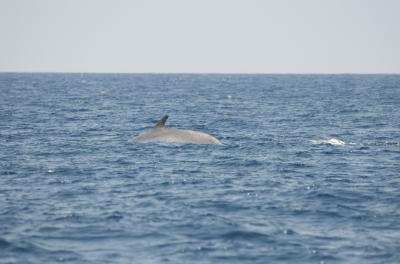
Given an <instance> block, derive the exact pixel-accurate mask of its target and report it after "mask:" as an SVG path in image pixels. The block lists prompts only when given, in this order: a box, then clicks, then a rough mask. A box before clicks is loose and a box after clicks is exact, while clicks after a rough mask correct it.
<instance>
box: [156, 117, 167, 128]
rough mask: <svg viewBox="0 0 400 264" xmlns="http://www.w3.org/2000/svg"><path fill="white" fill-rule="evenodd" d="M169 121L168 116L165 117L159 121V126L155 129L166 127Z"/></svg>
mask: <svg viewBox="0 0 400 264" xmlns="http://www.w3.org/2000/svg"><path fill="white" fill-rule="evenodd" d="M167 119H168V116H167V115H165V116H163V118H161V119H160V121H158V123H157V125H156V126H155V127H154V128H161V127H165V122H167Z"/></svg>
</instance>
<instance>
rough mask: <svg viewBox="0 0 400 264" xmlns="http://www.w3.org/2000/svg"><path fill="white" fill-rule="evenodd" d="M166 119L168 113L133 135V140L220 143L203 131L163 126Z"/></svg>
mask: <svg viewBox="0 0 400 264" xmlns="http://www.w3.org/2000/svg"><path fill="white" fill-rule="evenodd" d="M167 119H168V115H165V116H163V117H162V118H161V120H160V121H158V123H157V124H156V126H155V127H153V129H151V130H150V131H148V132H145V133H144V134H141V135H139V136H137V137H134V138H133V140H134V141H136V142H140V143H154V142H167V143H178V144H212V145H221V142H220V141H219V140H218V139H216V138H215V137H213V136H211V135H209V134H206V133H204V132H199V131H193V130H183V129H177V128H168V127H166V126H165V123H166V122H167Z"/></svg>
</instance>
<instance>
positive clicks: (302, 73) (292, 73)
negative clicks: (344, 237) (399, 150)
mask: <svg viewBox="0 0 400 264" xmlns="http://www.w3.org/2000/svg"><path fill="white" fill-rule="evenodd" d="M6 73H11V74H18V73H19V74H149V75H151V74H154V75H156V74H160V75H161V74H165V75H167V74H171V75H173V74H181V75H184V74H187V75H196V74H197V75H206V74H207V75H212V74H214V75H228V74H229V75H400V72H150V71H149V72H112V71H111V72H103V71H92V72H91V71H83V72H79V71H1V70H0V74H6Z"/></svg>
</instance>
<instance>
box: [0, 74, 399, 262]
mask: <svg viewBox="0 0 400 264" xmlns="http://www.w3.org/2000/svg"><path fill="white" fill-rule="evenodd" d="M166 114H168V115H169V119H168V121H167V126H168V127H176V128H185V129H191V130H196V131H203V132H206V133H209V134H210V135H213V136H214V137H216V138H218V139H219V140H220V141H221V142H222V145H191V144H186V145H180V144H172V143H152V144H151V143H150V144H142V143H137V142H135V141H133V140H132V138H133V137H135V136H137V135H139V134H142V133H144V132H146V131H148V130H149V129H151V128H152V127H153V126H154V125H155V124H156V123H157V122H158V120H159V119H160V118H161V117H162V116H164V115H166ZM58 262H62V263H174V264H175V263H318V264H323V263H324V264H329V263H385V264H387V263H400V75H285V74H281V75H268V74H265V75H263V74H248V75H246V74H243V75H241V74H233V75H232V74H51V73H1V74H0V263H58Z"/></svg>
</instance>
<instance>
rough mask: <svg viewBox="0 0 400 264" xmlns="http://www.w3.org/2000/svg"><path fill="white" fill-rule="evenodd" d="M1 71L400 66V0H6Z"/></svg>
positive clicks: (0, 9) (388, 69)
mask: <svg viewBox="0 0 400 264" xmlns="http://www.w3.org/2000/svg"><path fill="white" fill-rule="evenodd" d="M0 71H48V72H227V73H239V72H243V73H400V0H241V1H239V0H237V1H235V0H197V1H195V0H126V1H124V0H109V1H106V0H0Z"/></svg>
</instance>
